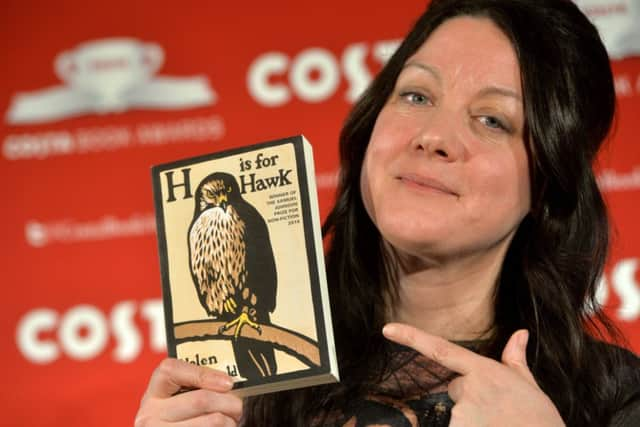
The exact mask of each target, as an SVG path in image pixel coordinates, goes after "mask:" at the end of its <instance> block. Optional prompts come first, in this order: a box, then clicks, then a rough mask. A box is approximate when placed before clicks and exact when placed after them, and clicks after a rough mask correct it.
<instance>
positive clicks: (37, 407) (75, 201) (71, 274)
mask: <svg viewBox="0 0 640 427" xmlns="http://www.w3.org/2000/svg"><path fill="white" fill-rule="evenodd" d="M424 4H425V1H424V0H405V1H403V2H402V7H398V3H397V2H395V3H394V2H382V1H380V2H370V1H364V0H357V1H350V2H344V1H338V0H330V1H323V2H318V4H315V3H310V4H308V3H306V2H297V1H295V2H294V1H289V2H287V1H271V2H249V3H247V2H235V3H226V2H203V1H183V2H169V1H150V0H139V1H135V2H131V1H121V0H117V1H110V2H86V1H84V2H81V1H78V0H73V1H71V0H69V1H52V2H36V1H33V0H22V1H18V0H10V1H8V2H5V7H4V13H3V14H2V17H0V22H1V25H0V32H1V33H2V34H1V35H2V37H0V40H2V41H1V42H0V43H1V46H2V48H1V52H2V56H3V64H4V66H3V67H2V69H1V70H0V76H1V79H0V111H1V113H2V116H1V117H2V124H1V125H0V176H1V179H2V182H4V185H3V186H2V188H4V190H3V191H4V194H5V195H6V196H7V197H6V198H5V199H4V200H5V203H4V209H3V211H2V235H3V239H4V242H3V244H2V248H1V251H2V256H1V257H0V263H1V264H0V265H1V268H2V272H3V286H2V289H3V298H2V303H1V304H2V312H1V314H0V316H1V318H2V321H1V322H0V325H1V326H0V328H1V329H0V331H1V336H2V349H3V352H2V361H3V363H2V368H3V372H4V375H3V378H4V384H5V385H4V387H2V391H1V392H0V400H1V401H2V402H4V405H3V407H4V408H5V409H4V414H3V418H4V421H3V422H2V423H1V424H3V425H38V426H87V425H89V426H93V425H95V426H122V425H130V424H131V423H132V420H133V417H134V415H135V412H136V409H137V407H138V403H139V400H140V397H141V395H142V393H143V391H144V388H145V386H146V383H147V380H148V377H149V375H150V373H151V371H152V370H153V368H154V366H155V365H156V364H157V363H158V362H159V361H160V360H161V359H162V358H163V357H165V341H164V325H163V313H162V305H161V302H160V289H161V287H160V273H159V267H158V255H157V246H156V238H155V222H154V213H153V203H152V191H151V179H150V176H151V175H150V167H151V165H154V164H158V163H162V162H167V161H171V160H176V159H180V158H184V157H189V156H193V155H198V154H205V153H210V152H213V151H217V150H221V149H226V148H232V147H238V146H242V145H247V144H250V143H254V142H259V141H266V140H271V139H277V138H281V137H285V136H291V135H296V134H300V133H302V134H304V135H305V136H306V137H307V138H308V139H309V140H310V141H311V142H312V144H313V145H314V149H315V155H316V173H317V180H318V186H319V197H320V208H321V214H322V215H323V217H324V216H325V215H326V214H327V212H328V210H329V209H330V207H331V204H332V202H333V196H334V191H335V184H336V176H337V164H338V162H337V138H338V133H339V130H340V127H341V125H342V122H343V120H344V118H345V116H346V114H347V112H348V111H349V108H350V106H351V105H352V103H353V101H354V100H355V99H356V98H357V97H358V95H359V94H360V93H361V92H362V90H363V89H364V88H365V87H366V86H367V84H368V83H369V82H370V80H371V78H372V76H373V75H374V74H375V73H376V72H377V71H378V70H379V69H380V67H381V65H382V64H383V63H384V62H385V60H386V58H388V56H389V54H390V53H392V52H393V50H394V49H395V48H396V46H397V44H398V41H399V38H401V37H402V36H403V34H404V33H405V32H406V31H407V30H408V28H409V27H410V25H411V24H412V23H413V20H414V19H415V18H416V17H417V16H418V14H419V13H420V12H421V11H422V10H423V8H424ZM578 4H579V5H580V6H581V7H583V9H584V10H585V11H586V12H587V13H588V14H589V16H590V17H592V18H593V19H594V21H595V22H596V24H597V25H598V26H599V28H600V29H601V31H602V33H603V37H604V39H605V41H606V43H607V47H608V49H609V51H610V53H611V57H612V67H613V70H614V73H615V78H616V91H617V94H618V99H619V101H618V102H619V115H618V119H617V123H616V126H617V130H616V133H615V137H614V138H613V140H612V142H611V143H610V144H609V145H608V146H607V147H606V149H605V150H604V151H603V153H602V155H601V157H600V162H599V166H598V175H599V182H600V184H601V186H602V189H603V190H604V193H605V196H606V199H607V202H608V203H609V206H610V210H611V214H612V217H613V220H614V223H615V237H614V242H613V246H612V255H611V258H610V261H609V263H608V266H607V269H606V272H605V274H604V276H603V277H602V280H601V283H600V285H601V286H600V290H599V296H600V301H601V302H602V303H603V304H605V306H606V307H607V310H608V312H609V313H610V314H611V316H612V317H613V318H614V319H615V320H616V322H617V324H618V325H619V326H620V328H621V329H622V330H623V331H624V332H625V333H626V334H627V336H628V338H629V340H630V346H631V347H632V348H633V349H634V350H635V351H640V284H639V283H640V282H639V280H640V276H639V275H638V268H639V264H638V263H639V260H640V225H639V224H640V222H639V221H638V214H639V213H640V207H639V206H638V203H637V201H638V195H640V146H639V145H638V143H637V138H638V135H640V120H639V119H640V34H639V31H640V30H639V29H640V24H639V23H640V10H639V9H640V2H638V1H637V0H629V1H616V0H608V1H607V0H598V1H593V0H592V1H579V2H578Z"/></svg>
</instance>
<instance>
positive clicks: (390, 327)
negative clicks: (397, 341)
mask: <svg viewBox="0 0 640 427" xmlns="http://www.w3.org/2000/svg"><path fill="white" fill-rule="evenodd" d="M397 332H398V328H397V327H396V325H394V324H390V323H389V324H386V325H384V327H383V328H382V335H384V336H385V337H392V336H394V335H395V334H396V333H397Z"/></svg>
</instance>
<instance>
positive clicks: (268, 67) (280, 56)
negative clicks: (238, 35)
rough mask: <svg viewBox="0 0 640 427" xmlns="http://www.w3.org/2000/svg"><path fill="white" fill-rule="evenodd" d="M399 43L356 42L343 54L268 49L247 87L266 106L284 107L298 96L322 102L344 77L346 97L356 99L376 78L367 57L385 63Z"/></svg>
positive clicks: (314, 49)
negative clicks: (292, 52) (288, 52)
mask: <svg viewBox="0 0 640 427" xmlns="http://www.w3.org/2000/svg"><path fill="white" fill-rule="evenodd" d="M399 44H400V41H398V40H384V41H379V42H376V43H374V44H373V45H371V46H369V45H367V44H366V43H354V44H351V45H349V46H347V47H346V48H345V49H344V51H343V53H342V55H341V57H340V58H337V57H336V55H335V54H334V53H333V52H331V51H329V50H327V49H324V48H320V47H311V48H308V49H305V50H303V51H301V52H299V53H298V54H297V55H295V56H294V57H293V58H291V57H289V56H288V55H287V54H285V53H283V52H278V51H273V52H266V53H264V54H262V55H260V56H258V57H257V58H256V59H255V60H254V61H253V62H252V64H251V66H250V67H249V70H248V72H247V88H248V90H249V93H250V94H251V96H252V97H253V99H255V100H256V101H257V102H258V103H260V104H261V105H264V106H265V107H280V106H282V105H285V104H287V103H289V102H290V101H291V99H292V97H294V96H295V97H296V98H298V99H300V100H302V101H304V102H307V103H318V102H323V101H325V100H327V99H329V98H330V97H332V96H333V95H334V94H335V93H336V91H337V90H338V88H339V86H340V82H341V79H342V78H343V77H344V79H345V80H346V81H347V92H346V94H345V99H346V100H347V101H348V102H354V101H355V100H356V99H357V98H358V96H360V94H361V93H362V92H363V91H364V90H365V89H366V87H367V86H368V85H369V83H370V82H371V80H372V79H373V77H372V72H371V71H370V70H369V67H368V65H367V57H368V56H369V55H371V56H372V57H373V59H375V61H376V62H377V63H378V64H380V65H383V64H385V63H386V62H387V60H388V59H389V58H390V57H391V55H392V54H393V52H395V50H396V48H397V47H398V45H399ZM277 76H286V79H285V80H286V81H285V82H274V81H273V77H277Z"/></svg>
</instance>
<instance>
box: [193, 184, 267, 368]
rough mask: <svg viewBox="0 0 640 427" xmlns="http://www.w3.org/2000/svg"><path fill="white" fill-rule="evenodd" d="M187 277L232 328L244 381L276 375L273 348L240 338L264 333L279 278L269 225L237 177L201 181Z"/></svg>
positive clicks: (204, 301) (206, 306)
mask: <svg viewBox="0 0 640 427" xmlns="http://www.w3.org/2000/svg"><path fill="white" fill-rule="evenodd" d="M189 258H190V267H191V276H192V277H193V282H194V284H195V286H196V290H197V292H198V297H199V298H200V303H201V304H202V306H203V307H204V309H205V310H206V312H207V314H208V315H209V316H211V317H213V318H214V319H217V320H221V321H223V322H225V324H224V325H223V326H222V327H221V328H220V332H224V331H227V330H230V329H232V328H235V329H234V333H233V335H234V337H233V338H232V340H231V342H232V346H233V351H234V354H235V358H236V364H237V367H238V371H239V374H240V375H242V376H243V377H245V378H259V377H264V376H270V375H275V374H276V370H277V366H276V361H275V356H274V350H273V346H272V345H270V344H267V343H263V342H259V341H256V340H250V339H247V338H244V337H242V336H241V335H240V333H241V331H242V328H244V327H246V326H248V327H251V328H254V329H256V330H257V331H258V332H259V333H261V332H262V330H261V328H260V324H263V325H264V324H270V323H271V320H270V313H271V312H273V310H274V309H275V306H276V288H277V281H278V280H277V274H276V265H275V260H274V257H273V249H272V247H271V240H270V238H269V232H268V230H267V224H266V223H265V221H264V219H263V218H262V216H261V215H260V213H259V212H258V211H257V210H256V209H255V208H254V207H253V206H252V205H250V204H249V203H247V202H246V201H245V200H244V199H243V198H242V195H241V194H240V188H239V186H238V183H237V181H236V179H235V178H234V177H233V176H232V175H229V174H227V173H222V172H216V173H213V174H211V175H209V176H207V177H206V178H204V179H203V180H202V182H200V184H199V185H198V188H197V190H196V193H195V210H194V213H193V221H192V222H191V225H190V227H189Z"/></svg>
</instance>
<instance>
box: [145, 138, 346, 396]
mask: <svg viewBox="0 0 640 427" xmlns="http://www.w3.org/2000/svg"><path fill="white" fill-rule="evenodd" d="M152 175H153V180H154V196H155V201H156V215H157V219H158V245H159V253H160V264H161V269H162V279H163V300H164V307H165V324H166V328H167V344H168V352H169V355H170V356H172V357H177V358H179V359H182V360H184V361H187V362H189V363H194V364H198V365H203V366H208V367H210V368H214V369H218V370H221V371H224V372H226V373H228V374H229V375H231V376H232V377H234V378H235V380H236V387H235V388H236V389H238V391H240V394H242V395H250V394H257V393H262V392H267V391H276V390H282V389H287V388H295V387H301V386H306V385H312V384H320V383H324V382H330V381H337V378H338V373H337V366H336V361H335V349H334V343H333V334H332V329H331V320H330V310H329V305H328V293H327V290H326V278H325V276H324V261H323V255H322V240H321V236H320V224H319V213H318V203H317V195H316V189H315V177H314V170H313V159H312V155H311V147H310V145H309V144H308V142H307V141H306V140H305V139H304V137H302V136H298V137H293V138H288V139H283V140H278V141H271V142H268V143H262V144H258V145H253V146H250V147H245V148H240V149H236V150H228V151H224V152H221V153H215V154H212V155H208V156H201V157H197V158H192V159H185V160H181V161H178V162H173V163H169V164H164V165H158V166H155V167H154V168H153V169H152Z"/></svg>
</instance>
